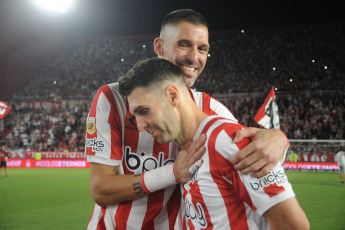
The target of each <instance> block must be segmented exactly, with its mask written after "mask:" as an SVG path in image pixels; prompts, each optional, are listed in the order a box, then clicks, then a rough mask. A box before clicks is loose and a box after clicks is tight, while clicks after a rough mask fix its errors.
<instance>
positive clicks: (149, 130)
mask: <svg viewBox="0 0 345 230" xmlns="http://www.w3.org/2000/svg"><path fill="white" fill-rule="evenodd" d="M156 130H157V128H152V129H147V130H146V131H147V132H148V133H149V134H151V135H152V136H153V137H155V135H154V132H155V131H156Z"/></svg>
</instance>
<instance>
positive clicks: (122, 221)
mask: <svg viewBox="0 0 345 230" xmlns="http://www.w3.org/2000/svg"><path fill="white" fill-rule="evenodd" d="M131 208H132V201H131V200H129V201H125V202H121V203H120V204H119V206H118V208H117V210H116V214H115V223H116V230H120V229H126V228H127V221H128V218H129V213H130V212H131Z"/></svg>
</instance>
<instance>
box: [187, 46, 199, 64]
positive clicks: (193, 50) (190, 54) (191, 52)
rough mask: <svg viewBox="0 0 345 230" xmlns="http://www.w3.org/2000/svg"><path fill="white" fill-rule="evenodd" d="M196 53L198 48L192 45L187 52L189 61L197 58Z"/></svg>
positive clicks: (192, 61)
mask: <svg viewBox="0 0 345 230" xmlns="http://www.w3.org/2000/svg"><path fill="white" fill-rule="evenodd" d="M198 54H199V52H198V48H197V47H192V48H191V49H190V50H189V52H188V54H187V59H188V60H190V61H191V63H195V62H196V60H197V58H198Z"/></svg>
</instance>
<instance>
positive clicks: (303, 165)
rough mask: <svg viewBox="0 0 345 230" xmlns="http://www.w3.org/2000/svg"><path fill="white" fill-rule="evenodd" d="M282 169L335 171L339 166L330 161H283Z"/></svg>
mask: <svg viewBox="0 0 345 230" xmlns="http://www.w3.org/2000/svg"><path fill="white" fill-rule="evenodd" d="M284 169H295V170H330V171H336V170H339V166H338V164H337V163H332V162H329V163H326V162H285V163H284Z"/></svg>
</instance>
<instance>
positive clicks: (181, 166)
mask: <svg viewBox="0 0 345 230" xmlns="http://www.w3.org/2000/svg"><path fill="white" fill-rule="evenodd" d="M205 142H206V135H205V134H202V135H200V137H198V139H196V140H195V141H193V142H188V143H186V144H185V145H184V146H182V147H181V150H180V152H179V154H178V157H177V159H176V161H175V163H174V170H175V177H176V181H177V182H178V183H186V182H188V181H189V180H190V179H191V178H192V176H193V174H194V173H195V171H196V170H197V169H198V168H199V167H200V166H201V164H202V160H201V159H200V158H201V157H202V155H204V153H205V150H206V148H205V146H204V144H205Z"/></svg>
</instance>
